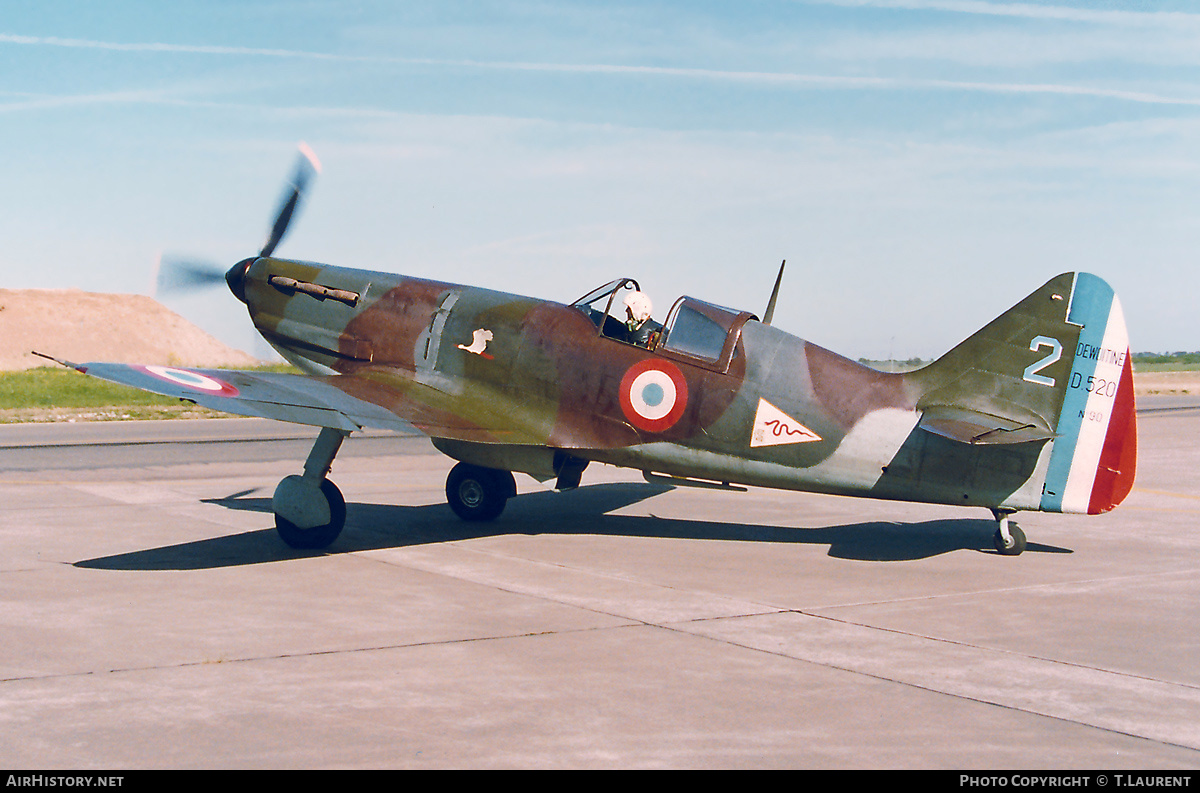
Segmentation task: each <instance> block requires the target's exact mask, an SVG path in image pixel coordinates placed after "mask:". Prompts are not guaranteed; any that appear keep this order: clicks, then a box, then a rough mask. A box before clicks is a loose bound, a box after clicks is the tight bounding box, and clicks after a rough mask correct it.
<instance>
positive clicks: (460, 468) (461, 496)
mask: <svg viewBox="0 0 1200 793" xmlns="http://www.w3.org/2000/svg"><path fill="white" fill-rule="evenodd" d="M516 494H517V483H516V480H514V479H513V475H512V473H510V472H509V471H499V470H497V469H495V468H483V467H482V466H478V465H470V464H469V463H459V464H458V465H456V466H454V467H453V468H452V469H450V475H449V476H448V477H446V500H447V501H448V502H450V509H452V510H454V514H455V515H458V516H459V517H460V518H462V519H463V520H469V521H489V520H495V519H496V518H498V517H499V516H500V513H501V512H503V511H504V505H505V504H507V503H508V500H509V499H510V498H512V497H513V496H515V495H516Z"/></svg>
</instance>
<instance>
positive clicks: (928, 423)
mask: <svg viewBox="0 0 1200 793" xmlns="http://www.w3.org/2000/svg"><path fill="white" fill-rule="evenodd" d="M918 426H919V427H920V428H921V429H923V430H925V431H926V432H932V433H933V434H935V435H941V436H942V437H944V438H949V439H951V440H954V441H958V442H959V443H969V444H1008V443H1028V442H1030V441H1044V440H1049V439H1050V438H1053V437H1054V433H1053V432H1052V431H1051V430H1050V428H1049V427H1047V426H1045V425H1044V424H1039V423H1038V422H1037V421H1036V419H1034V420H1030V421H1014V420H1013V419H1009V418H1002V417H1000V416H992V415H990V414H988V413H980V412H978V411H975V410H967V409H965V408H958V407H951V406H948V405H934V406H931V407H928V408H926V409H925V412H924V413H922V414H921V421H920V423H919V424H918Z"/></svg>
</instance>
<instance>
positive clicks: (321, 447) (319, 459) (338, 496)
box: [271, 427, 350, 550]
mask: <svg viewBox="0 0 1200 793" xmlns="http://www.w3.org/2000/svg"><path fill="white" fill-rule="evenodd" d="M349 434H350V433H349V431H348V430H342V429H337V428H335V427H322V428H321V434H320V435H318V436H317V440H316V442H315V443H313V447H312V451H310V452H309V453H308V459H307V460H306V461H305V462H304V475H303V476H301V475H293V476H287V477H284V479H283V481H282V482H280V483H279V486H278V487H276V488H275V495H274V496H273V497H272V498H271V511H272V512H274V513H275V530H276V531H277V532H279V537H280V539H282V540H283V541H284V542H285V543H287V544H288V545H290V546H291V547H293V548H303V549H305V550H312V549H315V548H324V547H326V546H328V545H329V544H330V543H332V542H333V541H334V540H336V539H337V537H338V535H339V534H341V533H342V528H343V527H344V526H345V525H346V499H345V498H343V497H342V491H340V490H338V489H337V485H335V484H334V483H333V482H330V481H329V480H328V479H326V478H325V475H326V474H328V473H329V467H330V466H331V465H332V464H333V458H334V457H335V456H336V455H337V453H338V449H340V448H341V446H342V441H343V440H345V439H346V436H347V435H349Z"/></svg>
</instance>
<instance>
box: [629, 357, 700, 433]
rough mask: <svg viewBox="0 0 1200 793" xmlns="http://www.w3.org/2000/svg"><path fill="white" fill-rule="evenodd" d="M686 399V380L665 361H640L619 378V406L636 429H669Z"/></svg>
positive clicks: (679, 414) (649, 430)
mask: <svg viewBox="0 0 1200 793" xmlns="http://www.w3.org/2000/svg"><path fill="white" fill-rule="evenodd" d="M687 400H688V389H687V380H685V379H684V377H683V372H681V371H679V367H678V366H675V365H674V364H673V363H671V362H669V361H659V360H654V359H653V358H650V359H647V360H644V361H641V362H640V363H636V364H634V365H633V366H631V367H629V371H627V372H626V373H625V376H624V377H622V378H621V410H622V412H624V414H625V418H627V419H629V422H630V423H631V424H633V426H635V427H637V428H638V429H641V430H646V431H647V432H665V431H666V430H669V429H670V428H671V427H674V426H675V424H676V423H677V422H678V421H679V419H680V418H682V417H683V411H684V410H685V409H687Z"/></svg>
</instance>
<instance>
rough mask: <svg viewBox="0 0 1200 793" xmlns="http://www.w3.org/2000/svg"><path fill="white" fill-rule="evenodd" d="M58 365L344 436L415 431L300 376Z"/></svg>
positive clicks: (380, 411) (388, 414)
mask: <svg viewBox="0 0 1200 793" xmlns="http://www.w3.org/2000/svg"><path fill="white" fill-rule="evenodd" d="M51 360H57V359H51ZM58 363H61V364H63V365H64V366H69V367H70V368H72V369H75V370H76V371H79V372H83V373H84V374H88V375H91V376H92V377H98V378H100V379H101V380H108V381H109V382H112V383H120V384H121V385H127V386H132V387H134V388H139V389H141V390H143V391H151V392H153V393H156V394H163V395H165V396H171V397H178V398H179V399H186V400H188V401H189V402H194V403H196V404H197V405H200V406H202V407H206V408H211V409H213V410H219V411H222V412H224V413H234V414H237V415H241V416H260V417H262V418H269V419H276V420H278V421H289V422H292V423H294V424H310V425H313V426H316V427H333V428H335V429H342V430H346V431H349V432H353V431H354V430H357V429H361V428H362V427H377V428H382V429H393V430H409V431H411V430H412V429H413V428H414V427H413V425H412V424H411V423H410V422H408V421H406V420H404V419H402V418H400V417H399V416H397V415H395V414H394V413H392V412H391V411H389V410H385V409H384V408H381V407H379V406H378V405H374V404H372V403H370V402H365V401H363V400H361V399H358V398H356V397H353V396H350V395H349V394H347V393H345V392H344V391H342V390H341V389H339V388H337V387H336V386H333V385H331V384H330V383H328V382H326V380H324V379H321V378H315V377H309V376H307V375H302V374H285V373H281V372H248V371H241V370H236V369H184V368H179V367H173V366H144V365H140V364H124V363H100V362H93V363H83V364H77V363H70V362H69V361H58Z"/></svg>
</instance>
